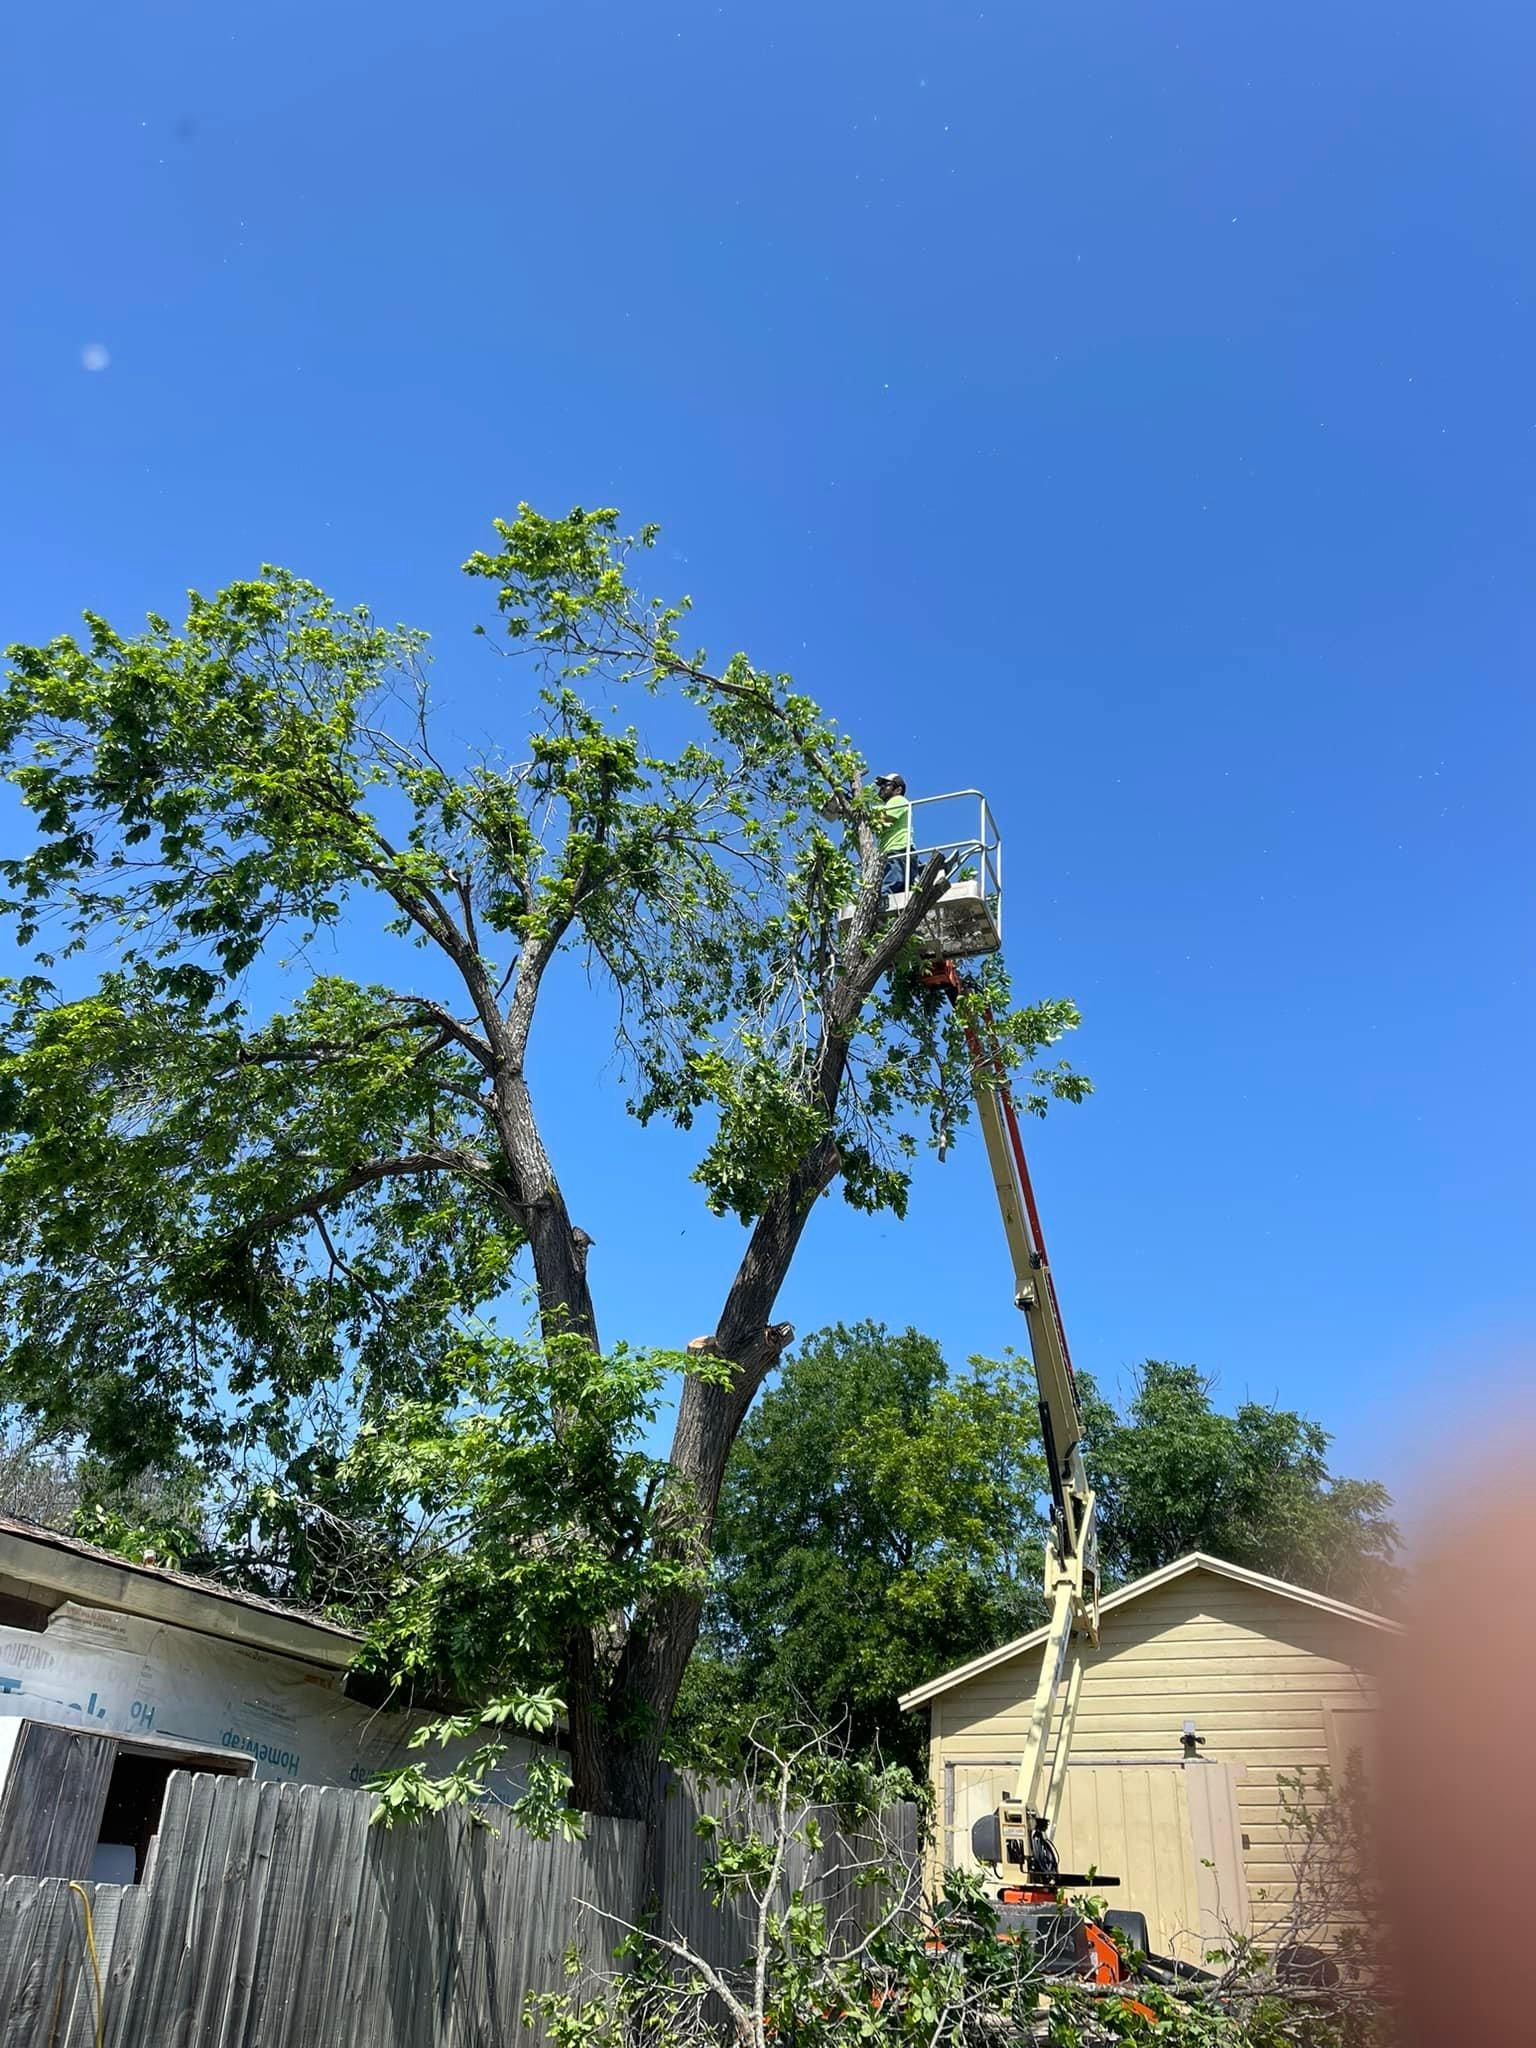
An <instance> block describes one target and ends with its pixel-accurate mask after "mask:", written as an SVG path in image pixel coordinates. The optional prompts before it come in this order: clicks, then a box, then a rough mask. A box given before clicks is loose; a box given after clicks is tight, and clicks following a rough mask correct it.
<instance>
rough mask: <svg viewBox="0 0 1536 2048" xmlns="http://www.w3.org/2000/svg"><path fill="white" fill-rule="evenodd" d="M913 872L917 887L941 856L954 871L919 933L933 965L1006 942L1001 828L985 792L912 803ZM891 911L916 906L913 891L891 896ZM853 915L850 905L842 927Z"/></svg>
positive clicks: (958, 793) (969, 791)
mask: <svg viewBox="0 0 1536 2048" xmlns="http://www.w3.org/2000/svg"><path fill="white" fill-rule="evenodd" d="M912 842H913V845H912V852H911V855H910V856H909V873H910V876H911V879H912V881H913V882H914V883H915V882H916V881H917V879H918V877H919V876H920V875H921V874H922V873H923V872H924V870H925V869H926V868H927V867H928V865H929V863H930V862H931V861H932V859H933V857H934V855H935V854H942V855H943V856H944V858H945V860H946V861H947V863H948V866H949V882H948V885H947V887H946V888H945V890H944V893H943V895H942V896H940V898H939V900H938V902H937V903H936V904H935V905H934V907H933V909H932V910H931V911H930V912H929V913H928V915H927V916H926V917H925V918H924V919H923V921H922V923H921V924H920V925H919V926H918V929H917V939H918V943H919V944H920V945H921V947H922V949H923V953H924V955H925V956H926V957H927V958H928V959H930V960H975V959H979V958H980V957H982V956H983V955H984V954H987V953H995V952H997V951H998V950H999V948H1000V947H1001V945H1002V943H1003V848H1002V842H1001V840H1000V839H999V838H998V835H997V824H996V821H995V820H994V819H993V816H992V813H991V811H990V810H989V809H988V807H987V800H986V798H985V797H984V796H983V795H982V793H981V791H980V790H979V789H952V790H946V791H945V792H944V793H943V794H942V795H940V796H920V797H917V798H915V799H914V800H913V804H912ZM885 901H886V907H887V909H888V910H889V912H890V914H891V915H892V916H893V917H894V916H896V915H897V913H898V912H900V911H902V910H905V909H906V907H907V904H908V903H909V902H910V901H911V894H910V891H908V890H905V889H897V890H893V891H891V892H890V893H889V894H888V895H887V897H886V899H885ZM852 915H853V907H852V905H851V904H850V905H849V906H848V908H847V909H845V910H843V911H840V912H839V913H838V919H839V922H840V923H846V922H847V921H848V920H849V919H850V918H851V917H852Z"/></svg>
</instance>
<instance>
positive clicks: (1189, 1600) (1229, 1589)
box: [930, 1570, 1381, 1938]
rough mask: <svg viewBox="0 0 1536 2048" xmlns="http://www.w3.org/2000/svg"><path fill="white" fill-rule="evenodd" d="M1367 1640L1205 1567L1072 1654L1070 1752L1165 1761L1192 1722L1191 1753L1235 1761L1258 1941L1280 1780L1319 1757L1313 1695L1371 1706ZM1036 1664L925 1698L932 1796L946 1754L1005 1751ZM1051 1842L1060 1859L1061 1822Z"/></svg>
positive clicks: (1032, 1654)
mask: <svg viewBox="0 0 1536 2048" xmlns="http://www.w3.org/2000/svg"><path fill="white" fill-rule="evenodd" d="M1380 1641H1381V1638H1380V1636H1379V1634H1378V1632H1377V1631H1375V1630H1373V1629H1371V1628H1370V1627H1368V1626H1365V1625H1363V1624H1361V1623H1359V1622H1354V1621H1349V1620H1347V1619H1345V1618H1344V1617H1342V1616H1335V1615H1330V1614H1325V1613H1322V1612H1320V1611H1319V1610H1316V1609H1309V1608H1306V1607H1303V1606H1300V1605H1298V1604H1297V1603H1296V1602H1295V1601H1291V1600H1287V1599H1285V1598H1283V1597H1282V1596H1280V1595H1277V1594H1269V1593H1265V1592H1263V1591H1261V1590H1259V1589H1257V1588H1254V1587H1248V1586H1243V1585H1239V1584H1237V1583H1235V1582H1233V1581H1231V1580H1228V1579H1224V1578H1223V1577H1221V1576H1220V1574H1218V1573H1215V1572H1209V1571H1203V1570H1196V1571H1192V1572H1188V1573H1186V1574H1185V1575H1184V1576H1183V1577H1181V1578H1179V1579H1176V1580H1174V1581H1173V1582H1171V1583H1170V1584H1169V1585H1167V1586H1164V1587H1159V1588H1155V1589H1153V1590H1152V1591H1150V1592H1148V1593H1146V1594H1145V1595H1143V1596H1142V1597H1141V1598H1139V1599H1136V1600H1133V1601H1130V1602H1128V1603H1127V1604H1126V1605H1125V1606H1124V1607H1121V1608H1119V1609H1117V1610H1115V1611H1114V1612H1112V1613H1110V1614H1107V1615H1106V1616H1105V1617H1104V1623H1103V1632H1102V1639H1101V1641H1100V1644H1099V1647H1098V1649H1097V1650H1090V1651H1088V1652H1087V1653H1086V1657H1085V1670H1084V1675H1083V1690H1082V1700H1081V1704H1080V1706H1079V1710H1078V1718H1077V1731H1076V1737H1075V1741H1074V1744H1073V1757H1074V1760H1075V1761H1077V1762H1080V1763H1089V1762H1095V1761H1107V1760H1110V1759H1131V1758H1138V1757H1146V1758H1149V1759H1151V1758H1161V1759H1164V1760H1172V1759H1175V1758H1177V1757H1178V1756H1179V1754H1180V1747H1179V1738H1180V1735H1181V1732H1182V1729H1183V1724H1184V1722H1185V1721H1186V1720H1192V1721H1194V1722H1195V1724H1196V1726H1197V1729H1198V1731H1199V1733H1200V1734H1201V1735H1203V1736H1204V1737H1205V1744H1204V1747H1203V1749H1202V1750H1201V1752H1200V1753H1201V1755H1202V1756H1203V1757H1205V1758H1207V1759H1208V1760H1210V1761H1211V1762H1213V1763H1216V1762H1219V1763H1230V1764H1234V1765H1241V1766H1243V1775H1242V1777H1241V1781H1240V1783H1239V1785H1238V1802H1239V1821H1240V1826H1241V1828H1242V1831H1243V1835H1244V1837H1245V1842H1244V1863H1245V1870H1246V1875H1247V1880H1248V1887H1249V1892H1250V1897H1251V1899H1252V1913H1253V1928H1254V1932H1255V1934H1256V1935H1259V1936H1260V1937H1261V1938H1262V1934H1263V1931H1264V1929H1265V1928H1266V1927H1268V1926H1272V1925H1274V1924H1275V1923H1276V1921H1277V1918H1278V1915H1279V1912H1280V1910H1281V1907H1282V1902H1283V1901H1284V1900H1285V1898H1286V1897H1287V1896H1288V1895H1289V1892H1290V1880H1291V1867H1290V1863H1289V1860H1288V1856H1287V1845H1286V1834H1285V1828H1284V1823H1283V1818H1282V1813H1281V1800H1280V1789H1279V1779H1280V1778H1281V1777H1282V1776H1284V1775H1287V1774H1292V1773H1295V1772H1298V1771H1301V1770H1305V1771H1307V1772H1309V1773H1310V1772H1313V1771H1316V1770H1318V1769H1321V1768H1324V1767H1326V1766H1327V1765H1328V1764H1329V1761H1330V1759H1329V1749H1328V1725H1327V1721H1326V1719H1325V1714H1324V1707H1325V1704H1330V1705H1335V1706H1349V1707H1355V1708H1359V1707H1369V1706H1371V1705H1372V1704H1373V1703H1374V1701H1373V1692H1372V1679H1371V1675H1370V1672H1371V1665H1372V1661H1373V1658H1374V1655H1375V1654H1376V1652H1377V1650H1378V1648H1379V1644H1380ZM1039 1666H1040V1651H1039V1650H1033V1651H1029V1652H1026V1653H1025V1654H1023V1655H1021V1656H1019V1657H1018V1658H1016V1659H1014V1660H1012V1661H1011V1662H1010V1663H1008V1664H1004V1665H999V1666H996V1667H994V1668H993V1669H992V1670H990V1671H987V1672H985V1673H983V1674H981V1675H980V1676H979V1677H977V1678H975V1679H972V1680H971V1681H970V1682H969V1683H966V1684H961V1685H957V1686H956V1687H955V1688H954V1689H953V1690H952V1691H950V1692H947V1693H942V1694H940V1696H939V1697H938V1698H937V1699H935V1700H934V1701H933V1703H932V1706H931V1708H930V1713H931V1715H932V1717H933V1721H932V1735H933V1743H932V1747H933V1751H934V1753H935V1754H936V1758H937V1761H938V1764H939V1769H938V1772H937V1775H936V1790H937V1792H938V1794H939V1797H940V1799H941V1800H942V1798H943V1791H944V1779H943V1766H944V1765H945V1764H963V1763H1007V1762H1011V1761H1013V1760H1014V1759H1016V1758H1017V1757H1018V1755H1019V1753H1020V1751H1021V1750H1022V1747H1023V1743H1024V1736H1025V1730H1026V1727H1027V1724H1028V1718H1029V1703H1030V1699H1031V1696H1032V1694H1033V1691H1034V1685H1035V1680H1036V1676H1037V1674H1038V1671H1039ZM1336 1739H1337V1738H1336ZM1062 1838H1063V1842H1064V1843H1065V1844H1066V1846H1067V1849H1068V1853H1069V1859H1070V1842H1069V1840H1068V1838H1067V1835H1066V1831H1065V1829H1063V1831H1062ZM1266 1893H1267V1894H1268V1896H1267V1897H1265V1896H1262V1895H1263V1894H1266ZM1127 1903H1133V1902H1131V1901H1127Z"/></svg>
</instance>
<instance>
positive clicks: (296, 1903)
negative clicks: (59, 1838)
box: [0, 1772, 916, 2048]
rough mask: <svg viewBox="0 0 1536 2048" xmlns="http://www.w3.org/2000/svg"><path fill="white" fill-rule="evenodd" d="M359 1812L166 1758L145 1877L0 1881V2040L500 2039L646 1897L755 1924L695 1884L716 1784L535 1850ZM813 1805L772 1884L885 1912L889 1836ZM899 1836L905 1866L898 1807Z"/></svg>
mask: <svg viewBox="0 0 1536 2048" xmlns="http://www.w3.org/2000/svg"><path fill="white" fill-rule="evenodd" d="M372 1803H373V1802H372V1799H371V1797H370V1795H369V1794H367V1793H365V1792H351V1791H342V1790H339V1789H333V1788H331V1787H328V1786H318V1785H285V1784H268V1783H260V1782H256V1781H253V1780H249V1779H244V1780H242V1779H232V1778H218V1777H211V1776H192V1775H188V1774H184V1773H180V1772H178V1773H176V1774H175V1775H173V1776H172V1778H171V1779H170V1782H169V1786H168V1789H167V1792H166V1800H165V1808H164V1811H163V1813H162V1815H161V1820H160V1829H159V1833H158V1835H157V1836H156V1838H155V1843H154V1847H153V1849H152V1851H151V1856H150V1861H149V1865H148V1868H147V1869H146V1872H145V1876H144V1882H143V1883H142V1884H140V1885H104V1884H87V1885H82V1886H70V1885H69V1884H67V1883H65V1882H63V1881H62V1880H59V1879H56V1878H33V1877H6V1878H0V2048H93V2044H94V2043H95V2042H96V2040H97V2038H98V2032H97V2029H98V2023H99V2025H100V2039H101V2041H102V2043H103V2044H104V2048H505V2044H510V2043H512V2042H514V2041H516V2040H518V2039H519V2038H520V2022H521V2014H522V2009H523V2002H524V1999H525V1998H526V1997H527V1996H528V1994H529V1993H537V1992H540V1991H546V1990H554V1989H558V1988H560V1987H561V1986H563V1985H565V1984H566V1983H567V1982H568V1981H569V1978H568V1974H567V1969H566V1961H565V1959H566V1955H567V1952H568V1951H569V1950H571V1949H573V1948H576V1949H579V1950H580V1951H581V1952H582V1954H583V1956H584V1957H585V1958H586V1959H587V1961H588V1962H589V1963H590V1964H592V1965H594V1966H597V1965H600V1964H601V1963H602V1962H603V1961H604V1959H605V1958H606V1956H607V1954H608V1952H609V1950H611V1948H612V1947H613V1944H614V1942H615V1941H616V1940H617V1939H618V1937H619V1933H620V1931H621V1930H620V1928H619V1927H618V1926H617V1925H615V1922H616V1921H619V1922H633V1921H635V1920H636V1919H638V1918H639V1917H640V1914H641V1912H642V1910H643V1908H644V1907H645V1906H646V1905H647V1903H648V1902H649V1903H651V1904H653V1905H654V1908H655V1914H656V1923H657V1925H658V1926H659V1927H662V1928H665V1929H668V1930H673V1931H676V1932H678V1933H679V1934H681V1935H682V1936H683V1937H684V1938H686V1939H687V1940H688V1941H689V1943H690V1945H693V1946H695V1947H696V1948H697V1950H698V1952H699V1953H701V1954H703V1955H704V1956H705V1957H706V1959H707V1960H708V1961H710V1962H712V1963H715V1964H718V1965H722V1966H724V1967H726V1968H734V1967H737V1966H739V1964H740V1963H741V1962H742V1961H743V1960H744V1959H745V1956H746V1953H747V1950H748V1948H749V1947H750V1945H751V1941H752V1938H753V1927H752V1923H751V1920H750V1917H749V1916H748V1915H747V1914H746V1913H745V1912H743V1911H740V1910H735V1911H733V1912H731V1913H728V1914H724V1915H720V1914H715V1913H714V1912H713V1911H712V1909H710V1908H709V1907H708V1906H707V1905H706V1904H704V1903H703V1901H702V1893H701V1889H700V1877H701V1873H702V1870H703V1868H704V1865H705V1863H706V1862H707V1861H708V1860H709V1858H710V1855H711V1853H712V1852H711V1850H710V1847H709V1844H708V1843H707V1842H706V1841H701V1840H700V1838H699V1836H698V1834H697V1833H696V1831H695V1827H694V1823H695V1821H696V1819H697V1816H698V1814H699V1812H700V1811H701V1809H703V1808H705V1807H707V1808H709V1809H710V1810H713V1811H717V1812H718V1811H721V1810H722V1809H723V1808H729V1809H730V1810H731V1812H732V1813H733V1814H734V1815H735V1817H738V1818H739V1817H740V1816H741V1814H742V1811H743V1808H742V1803H741V1801H740V1799H739V1798H735V1799H734V1803H733V1795H731V1794H729V1793H714V1792H711V1791H709V1790H707V1789H704V1788H700V1787H698V1786H696V1785H693V1784H691V1783H689V1782H688V1781H687V1780H681V1779H679V1780H674V1781H673V1785H672V1788H671V1790H670V1794H669V1797H668V1799H667V1801H666V1804H665V1809H664V1818H663V1820H662V1823H661V1825H660V1827H659V1828H658V1830H657V1834H656V1839H655V1840H654V1842H653V1841H651V1840H649V1839H648V1831H647V1830H646V1829H645V1828H643V1827H642V1826H641V1825H640V1824H639V1823H637V1822H633V1821H619V1820H605V1819H589V1820H588V1822H587V1826H586V1833H585V1836H584V1838H583V1839H582V1840H581V1841H579V1842H535V1841H533V1840H531V1839H530V1838H529V1837H528V1836H526V1835H524V1834H521V1833H519V1832H518V1831H517V1829H516V1828H514V1827H512V1826H511V1825H510V1824H509V1825H508V1826H506V1827H504V1828H502V1829H501V1830H500V1831H499V1832H493V1831H492V1830H490V1829H488V1828H486V1827H483V1826H480V1825H477V1824H476V1823H475V1822H474V1821H473V1820H471V1819H470V1818H469V1817H468V1816H467V1815H464V1814H457V1813H450V1814H445V1815H442V1816H440V1817H438V1818H437V1819H435V1820H433V1821H431V1822H429V1823H426V1824H424V1825H422V1826H420V1827H415V1828H411V1829H407V1830H398V1831H393V1832H385V1831H383V1830H380V1829H378V1828H370V1827H369V1826H368V1816H369V1813H370V1811H371V1809H372ZM819 1818H820V1820H821V1823H822V1826H823V1828H824V1829H825V1832H826V1846H825V1848H824V1849H823V1850H822V1851H821V1852H820V1853H819V1854H818V1855H816V1856H814V1857H811V1856H808V1855H807V1854H806V1853H805V1852H804V1851H803V1850H800V1849H796V1850H795V1851H794V1852H793V1853H792V1854H791V1857H790V1859H789V1861H788V1865H787V1868H786V1871H785V1874H784V1878H783V1880H782V1882H781V1885H780V1891H781V1893H783V1894H784V1895H786V1896H787V1893H788V1891H789V1889H790V1888H791V1887H792V1886H794V1885H797V1884H798V1885H799V1886H800V1887H801V1888H803V1889H805V1890H806V1891H807V1892H808V1893H809V1894H810V1895H811V1896H812V1897H815V1898H819V1899H820V1900H821V1901H822V1902H823V1903H824V1904H825V1905H826V1906H827V1909H828V1915H829V1919H831V1920H832V1921H833V1922H834V1924H836V1925H840V1926H841V1927H843V1928H844V1929H845V1933H844V1936H843V1938H844V1939H847V1938H849V1931H851V1930H853V1929H854V1928H855V1927H856V1926H857V1925H867V1924H870V1922H871V1920H872V1919H873V1918H879V1917H883V1915H884V1914H885V1913H887V1912H888V1911H889V1910H890V1903H889V1900H890V1895H889V1893H888V1892H886V1891H881V1890H879V1889H874V1888H871V1887H869V1886H868V1885H867V1884H865V1883H862V1882H861V1881H860V1879H861V1878H862V1877H863V1876H866V1875H867V1874H868V1866H869V1863H870V1860H871V1857H872V1856H873V1857H878V1856H880V1855H881V1854H883V1853H884V1846H885V1845H884V1839H883V1838H877V1836H876V1835H874V1834H871V1835H870V1836H868V1837H852V1838H845V1837H844V1836H843V1835H841V1834H840V1833H839V1831H838V1830H837V1827H836V1817H835V1815H833V1814H831V1813H822V1814H821V1815H820V1816H819ZM892 1835H893V1837H894V1839H895V1840H897V1841H899V1842H900V1841H909V1842H910V1845H911V1848H912V1851H913V1854H912V1856H911V1857H909V1858H908V1861H909V1863H910V1862H912V1861H915V1847H916V1817H915V1811H914V1810H913V1809H911V1808H906V1809H898V1810H897V1811H896V1813H895V1815H894V1817H893V1826H892ZM87 1905H88V1906H89V1909H90V1916H89V1927H90V1930H91V1933H92V1936H93V1938H94V1947H95V1952H96V1957H95V1968H94V1969H93V1967H92V1961H91V1956H90V1944H89V1943H88V1941H87V1915H86V1907H87ZM98 1971H99V1979H100V1999H99V2003H98V1997H97V1989H96V1981H97V1972H98ZM522 2038H527V2037H526V2036H523V2037H522Z"/></svg>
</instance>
